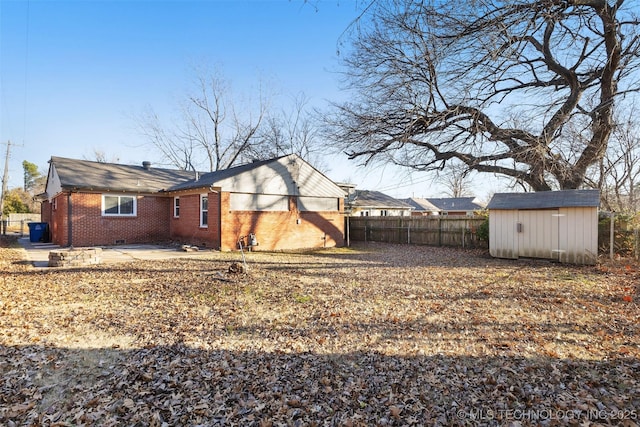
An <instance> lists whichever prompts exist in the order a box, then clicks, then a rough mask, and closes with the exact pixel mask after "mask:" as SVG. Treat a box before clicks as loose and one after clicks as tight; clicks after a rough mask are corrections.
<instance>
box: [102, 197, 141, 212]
mask: <svg viewBox="0 0 640 427" xmlns="http://www.w3.org/2000/svg"><path fill="white" fill-rule="evenodd" d="M136 201H137V200H136V198H135V197H134V196H113V195H104V194H103V195H102V215H103V216H136V208H137V204H136Z"/></svg>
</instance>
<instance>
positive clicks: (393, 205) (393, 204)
mask: <svg viewBox="0 0 640 427" xmlns="http://www.w3.org/2000/svg"><path fill="white" fill-rule="evenodd" d="M348 203H349V204H350V205H351V206H352V207H356V208H375V209H411V208H412V206H411V205H409V204H407V203H405V202H403V201H402V200H398V199H394V198H393V197H391V196H387V195H386V194H384V193H381V192H379V191H369V190H356V191H355V192H354V193H353V196H352V197H351V198H350V200H349V201H348Z"/></svg>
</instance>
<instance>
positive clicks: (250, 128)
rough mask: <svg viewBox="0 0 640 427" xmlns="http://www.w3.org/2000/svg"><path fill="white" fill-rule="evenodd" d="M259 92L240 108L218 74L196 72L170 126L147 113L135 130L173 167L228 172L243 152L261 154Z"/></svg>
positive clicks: (263, 114) (262, 112) (262, 115)
mask: <svg viewBox="0 0 640 427" xmlns="http://www.w3.org/2000/svg"><path fill="white" fill-rule="evenodd" d="M267 106H268V104H267V100H266V98H265V96H264V93H263V90H262V88H260V89H259V90H258V95H257V99H255V100H254V99H251V98H249V99H248V100H247V101H246V102H245V103H244V104H243V103H241V102H240V98H235V99H234V98H233V97H232V93H231V85H230V82H229V81H228V80H226V79H225V78H223V77H222V75H221V72H220V71H219V70H214V71H210V70H208V69H204V68H201V69H197V70H196V71H195V82H194V88H193V90H192V91H191V92H190V93H188V94H187V95H186V97H185V100H184V103H183V106H182V117H180V119H179V120H178V121H177V124H175V125H168V123H165V122H163V121H162V120H161V119H160V118H159V116H158V115H157V114H156V113H155V112H154V111H153V110H149V111H148V112H146V113H145V114H143V115H142V116H141V117H139V118H138V120H137V121H138V127H139V128H140V129H141V131H142V134H143V135H144V136H146V138H147V140H148V142H149V144H151V145H152V146H153V147H155V148H156V149H157V150H158V151H159V152H160V153H161V154H162V156H163V157H164V158H165V159H166V160H167V161H168V162H169V163H171V164H172V165H174V166H176V167H178V168H181V169H185V170H196V169H197V168H199V167H205V168H207V169H208V170H209V171H216V170H220V169H226V168H228V167H230V166H232V165H233V164H235V163H236V162H238V161H239V160H240V159H241V156H242V155H246V154H247V153H250V152H254V153H261V152H262V150H260V149H258V148H257V145H258V144H260V143H261V141H260V139H259V138H258V131H259V129H260V126H261V125H262V123H263V121H264V119H265V117H266V111H267Z"/></svg>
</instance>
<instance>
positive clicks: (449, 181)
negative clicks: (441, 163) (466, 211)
mask: <svg viewBox="0 0 640 427" xmlns="http://www.w3.org/2000/svg"><path fill="white" fill-rule="evenodd" d="M438 181H439V182H440V184H441V185H442V186H443V187H444V189H445V193H446V195H447V196H448V197H471V196H473V191H472V189H471V186H472V181H471V178H470V177H469V171H468V170H467V169H466V168H465V167H464V165H461V164H447V165H446V166H445V168H444V170H443V171H442V173H440V174H439V177H438Z"/></svg>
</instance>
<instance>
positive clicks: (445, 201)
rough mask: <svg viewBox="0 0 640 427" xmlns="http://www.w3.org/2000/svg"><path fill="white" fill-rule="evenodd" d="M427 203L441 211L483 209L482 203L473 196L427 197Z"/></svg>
mask: <svg viewBox="0 0 640 427" xmlns="http://www.w3.org/2000/svg"><path fill="white" fill-rule="evenodd" d="M427 200H428V201H429V203H431V204H432V205H434V206H435V207H437V208H438V209H440V210H441V211H445V212H451V211H465V212H468V211H477V210H478V209H484V208H485V206H484V203H482V202H480V201H479V200H478V199H476V198H475V197H447V198H429V199H427Z"/></svg>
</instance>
